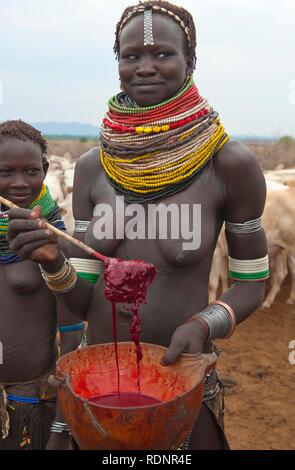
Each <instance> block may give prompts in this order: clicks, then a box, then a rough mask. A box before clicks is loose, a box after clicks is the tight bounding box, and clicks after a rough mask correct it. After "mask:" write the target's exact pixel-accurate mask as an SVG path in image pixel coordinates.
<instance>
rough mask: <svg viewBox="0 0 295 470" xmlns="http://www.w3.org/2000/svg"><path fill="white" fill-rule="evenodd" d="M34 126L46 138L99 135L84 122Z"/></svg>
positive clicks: (244, 137)
mask: <svg viewBox="0 0 295 470" xmlns="http://www.w3.org/2000/svg"><path fill="white" fill-rule="evenodd" d="M31 124H32V126H34V127H36V128H37V129H38V130H39V131H41V132H42V134H44V135H46V136H54V137H57V138H61V137H64V138H66V137H76V138H77V137H90V138H91V137H94V138H97V137H98V135H99V128H98V126H97V127H96V126H93V125H92V124H85V123H83V122H31ZM231 138H232V140H241V141H260V142H271V141H274V140H277V139H276V138H272V137H264V136H254V135H253V136H248V135H232V136H231Z"/></svg>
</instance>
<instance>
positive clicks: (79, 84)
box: [0, 0, 295, 138]
mask: <svg viewBox="0 0 295 470" xmlns="http://www.w3.org/2000/svg"><path fill="white" fill-rule="evenodd" d="M133 3H136V1H135V2H133V1H132V0H130V1H128V0H108V1H105V0H42V1H40V0H0V12H1V14H0V15H1V27H0V121H3V120H6V119H18V118H21V119H24V120H26V121H29V122H36V121H38V122H40V121H41V122H43V121H57V122H72V121H79V122H84V123H89V124H93V125H97V126H98V125H99V123H100V121H101V119H102V117H103V115H104V113H105V111H106V104H107V100H108V98H109V97H110V96H112V95H114V94H115V93H117V92H118V91H119V75H118V70H117V62H116V60H115V57H114V54H113V42H114V31H115V25H116V23H117V21H118V20H119V17H120V15H121V13H122V11H123V9H124V8H125V7H126V6H128V5H130V4H133ZM175 3H177V4H178V5H180V6H183V7H185V8H187V9H188V10H189V11H190V12H191V13H192V15H193V17H194V20H195V24H196V29H197V41H198V46H197V58H198V61H197V67H196V71H195V75H194V77H195V82H196V84H197V86H198V88H199V91H200V93H201V95H202V96H204V97H206V98H208V100H209V102H210V103H211V105H212V106H213V107H214V108H215V109H216V110H217V111H218V112H219V114H220V116H221V118H222V121H223V123H224V125H225V127H226V129H227V131H228V132H229V133H230V134H232V135H248V136H253V137H254V136H269V137H274V138H275V137H280V136H283V135H286V134H288V135H292V136H293V137H295V61H294V46H295V0H280V1H278V0H176V1H175Z"/></svg>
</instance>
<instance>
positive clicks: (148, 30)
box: [119, 4, 191, 47]
mask: <svg viewBox="0 0 295 470" xmlns="http://www.w3.org/2000/svg"><path fill="white" fill-rule="evenodd" d="M152 11H154V12H155V13H163V14H164V15H168V16H170V18H172V19H173V20H174V21H176V22H177V23H178V24H179V26H180V27H181V28H182V29H183V31H184V33H185V36H186V39H187V42H188V45H189V47H190V46H191V38H190V30H189V28H188V27H187V26H185V23H184V21H182V19H181V18H180V17H179V16H178V15H176V14H175V13H173V11H170V10H167V8H164V7H160V6H159V5H151V4H149V5H148V6H147V5H138V6H136V7H134V8H133V10H132V11H130V12H129V13H128V14H127V16H126V18H124V20H123V21H122V24H121V27H120V30H119V36H120V34H121V33H122V30H123V28H124V26H125V25H126V23H127V22H128V21H129V20H130V19H131V18H132V17H133V16H135V15H136V14H138V13H144V15H145V17H144V28H145V35H144V41H145V42H144V45H145V46H146V45H154V42H153V32H152ZM146 40H147V43H146ZM148 41H152V42H148Z"/></svg>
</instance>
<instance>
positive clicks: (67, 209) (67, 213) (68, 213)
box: [58, 192, 75, 235]
mask: <svg viewBox="0 0 295 470" xmlns="http://www.w3.org/2000/svg"><path fill="white" fill-rule="evenodd" d="M72 201H73V193H72V192H69V193H68V194H67V195H66V197H65V199H64V200H63V201H62V202H61V203H60V204H59V205H58V207H59V210H60V213H61V216H62V219H63V221H64V223H65V226H66V230H67V233H68V234H69V235H73V233H74V231H75V221H74V217H73V210H72Z"/></svg>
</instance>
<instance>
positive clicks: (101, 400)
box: [88, 392, 161, 408]
mask: <svg viewBox="0 0 295 470" xmlns="http://www.w3.org/2000/svg"><path fill="white" fill-rule="evenodd" d="M88 401H89V402H90V403H94V404H95V405H102V406H110V407H118V408H129V407H131V406H148V405H155V404H157V403H161V401H160V400H158V399H157V398H153V397H149V396H148V395H143V394H142V393H132V392H131V393H128V392H123V393H122V392H121V393H111V394H110V395H99V396H97V397H90V398H88Z"/></svg>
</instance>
